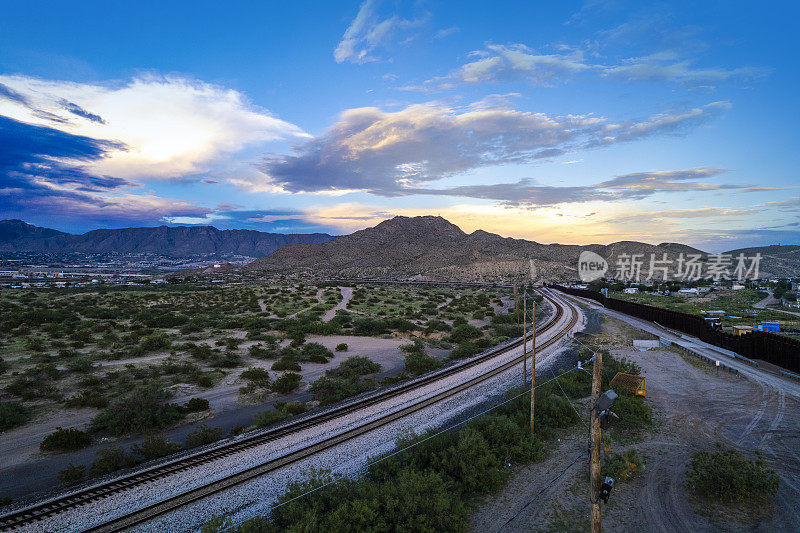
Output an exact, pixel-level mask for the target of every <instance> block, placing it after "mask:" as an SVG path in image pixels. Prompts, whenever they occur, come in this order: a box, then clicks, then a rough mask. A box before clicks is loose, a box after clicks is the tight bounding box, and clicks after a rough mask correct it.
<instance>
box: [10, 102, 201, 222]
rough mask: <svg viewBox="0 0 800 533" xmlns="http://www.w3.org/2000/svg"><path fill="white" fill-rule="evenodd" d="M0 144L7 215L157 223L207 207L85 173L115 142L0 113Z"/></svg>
mask: <svg viewBox="0 0 800 533" xmlns="http://www.w3.org/2000/svg"><path fill="white" fill-rule="evenodd" d="M0 146H2V150H0V213H2V214H5V215H6V216H7V215H9V214H19V215H22V216H26V215H28V214H30V213H36V214H37V215H39V216H51V217H52V218H54V219H60V218H64V219H78V220H100V221H113V220H123V221H130V220H136V221H158V220H160V219H161V218H162V217H164V216H167V215H173V214H184V215H202V214H204V213H206V212H208V211H209V210H208V209H206V208H203V207H198V206H194V205H192V204H190V203H188V202H185V201H183V200H173V199H168V198H160V197H157V196H155V195H152V194H132V193H130V192H129V191H128V190H127V189H130V188H138V187H139V185H138V184H136V183H134V182H131V181H129V180H127V179H124V178H120V177H116V176H109V175H96V174H93V173H91V172H89V171H87V169H86V167H87V166H88V165H90V164H91V163H93V162H96V161H100V160H102V159H103V158H104V157H107V155H108V154H109V153H113V152H116V151H119V150H124V149H125V147H124V146H123V145H121V144H119V143H116V142H112V141H106V140H98V139H93V138H91V137H86V136H81V135H72V134H69V133H65V132H63V131H60V130H58V129H55V128H51V127H47V126H39V125H33V124H26V123H23V122H20V121H17V120H14V119H11V118H8V117H3V116H0Z"/></svg>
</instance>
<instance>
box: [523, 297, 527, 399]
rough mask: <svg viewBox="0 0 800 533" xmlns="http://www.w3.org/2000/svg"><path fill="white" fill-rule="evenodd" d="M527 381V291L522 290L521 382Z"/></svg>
mask: <svg viewBox="0 0 800 533" xmlns="http://www.w3.org/2000/svg"><path fill="white" fill-rule="evenodd" d="M526 383H528V291H527V289H526V290H524V291H523V292H522V384H523V385H525V384H526Z"/></svg>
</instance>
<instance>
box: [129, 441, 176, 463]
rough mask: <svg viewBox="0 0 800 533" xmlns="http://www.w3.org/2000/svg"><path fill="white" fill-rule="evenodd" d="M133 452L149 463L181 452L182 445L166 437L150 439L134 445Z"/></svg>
mask: <svg viewBox="0 0 800 533" xmlns="http://www.w3.org/2000/svg"><path fill="white" fill-rule="evenodd" d="M131 450H132V451H133V453H135V454H138V455H141V456H142V457H143V458H144V459H145V460H148V461H149V460H152V459H159V458H161V457H166V456H168V455H172V454H173V453H177V452H179V451H180V450H181V445H180V444H178V443H177V442H172V441H171V440H169V439H167V438H164V437H148V438H147V439H145V440H143V441H142V442H141V443H138V444H134V445H133V448H131Z"/></svg>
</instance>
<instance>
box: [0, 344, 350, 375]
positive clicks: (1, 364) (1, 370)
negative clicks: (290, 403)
mask: <svg viewBox="0 0 800 533" xmlns="http://www.w3.org/2000/svg"><path fill="white" fill-rule="evenodd" d="M339 346H341V344H340V345H339ZM346 346H347V345H346V344H345V347H346ZM336 349H337V350H338V349H339V347H338V346H337V347H336ZM345 349H346V348H345ZM10 366H11V365H9V364H8V363H6V361H5V360H4V359H3V358H2V357H0V376H2V375H3V374H5V373H6V372H7V371H8V369H9V368H10Z"/></svg>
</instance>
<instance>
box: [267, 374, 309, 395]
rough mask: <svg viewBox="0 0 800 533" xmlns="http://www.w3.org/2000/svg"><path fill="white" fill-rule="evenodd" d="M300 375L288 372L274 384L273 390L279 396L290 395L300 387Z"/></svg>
mask: <svg viewBox="0 0 800 533" xmlns="http://www.w3.org/2000/svg"><path fill="white" fill-rule="evenodd" d="M301 379H302V377H301V376H300V374H295V373H294V372H286V373H285V374H283V375H282V376H281V377H279V378H278V379H276V380H275V381H273V382H272V387H271V388H272V390H273V391H274V392H277V393H278V394H289V393H290V392H292V391H294V390H295V389H297V388H298V387H299V386H300V380H301Z"/></svg>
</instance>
